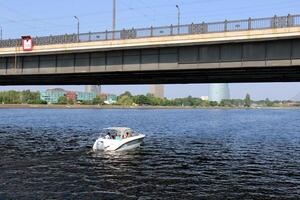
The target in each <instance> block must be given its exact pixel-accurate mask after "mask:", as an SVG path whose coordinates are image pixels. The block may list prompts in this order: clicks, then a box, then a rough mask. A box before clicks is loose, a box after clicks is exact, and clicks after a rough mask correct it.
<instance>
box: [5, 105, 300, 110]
mask: <svg viewBox="0 0 300 200" xmlns="http://www.w3.org/2000/svg"><path fill="white" fill-rule="evenodd" d="M20 108H22V109H24V108H28V109H300V107H292V106H289V107H277V106H276V107H251V108H243V107H192V106H120V105H56V104H49V105H43V104H0V109H20Z"/></svg>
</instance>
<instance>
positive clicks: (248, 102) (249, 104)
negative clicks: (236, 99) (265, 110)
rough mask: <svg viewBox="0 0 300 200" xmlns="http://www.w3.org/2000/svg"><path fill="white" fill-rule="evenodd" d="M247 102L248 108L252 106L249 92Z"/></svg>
mask: <svg viewBox="0 0 300 200" xmlns="http://www.w3.org/2000/svg"><path fill="white" fill-rule="evenodd" d="M244 101H245V103H244V106H245V107H246V108H250V106H251V98H250V94H247V95H246V98H245V100H244Z"/></svg>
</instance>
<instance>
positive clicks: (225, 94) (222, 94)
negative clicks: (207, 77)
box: [209, 83, 230, 103]
mask: <svg viewBox="0 0 300 200" xmlns="http://www.w3.org/2000/svg"><path fill="white" fill-rule="evenodd" d="M223 99H230V92H229V86H228V83H218V84H210V85H209V101H216V102H218V103H220V102H221V101H222V100H223Z"/></svg>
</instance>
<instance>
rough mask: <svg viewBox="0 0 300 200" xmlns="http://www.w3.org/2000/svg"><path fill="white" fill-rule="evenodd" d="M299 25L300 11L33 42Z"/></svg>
mask: <svg viewBox="0 0 300 200" xmlns="http://www.w3.org/2000/svg"><path fill="white" fill-rule="evenodd" d="M296 26H300V15H288V16H276V15H275V16H274V17H269V18H255V19H252V18H248V19H244V20H231V21H228V20H225V21H221V22H212V23H205V22H202V23H198V24H194V23H192V24H186V25H180V26H174V25H170V26H161V27H150V28H140V29H134V28H132V29H123V30H118V31H105V32H93V33H92V32H89V33H82V34H79V35H77V34H65V35H55V36H52V35H50V36H44V37H35V38H33V43H34V45H50V44H66V43H78V42H91V41H105V40H120V39H135V38H147V37H161V36H176V35H188V34H205V33H217V32H232V31H246V30H259V29H270V28H286V27H296ZM20 46H21V40H20V39H8V40H0V48H5V47H20Z"/></svg>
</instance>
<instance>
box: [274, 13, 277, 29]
mask: <svg viewBox="0 0 300 200" xmlns="http://www.w3.org/2000/svg"><path fill="white" fill-rule="evenodd" d="M276 21H277V15H274V18H273V28H276Z"/></svg>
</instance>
